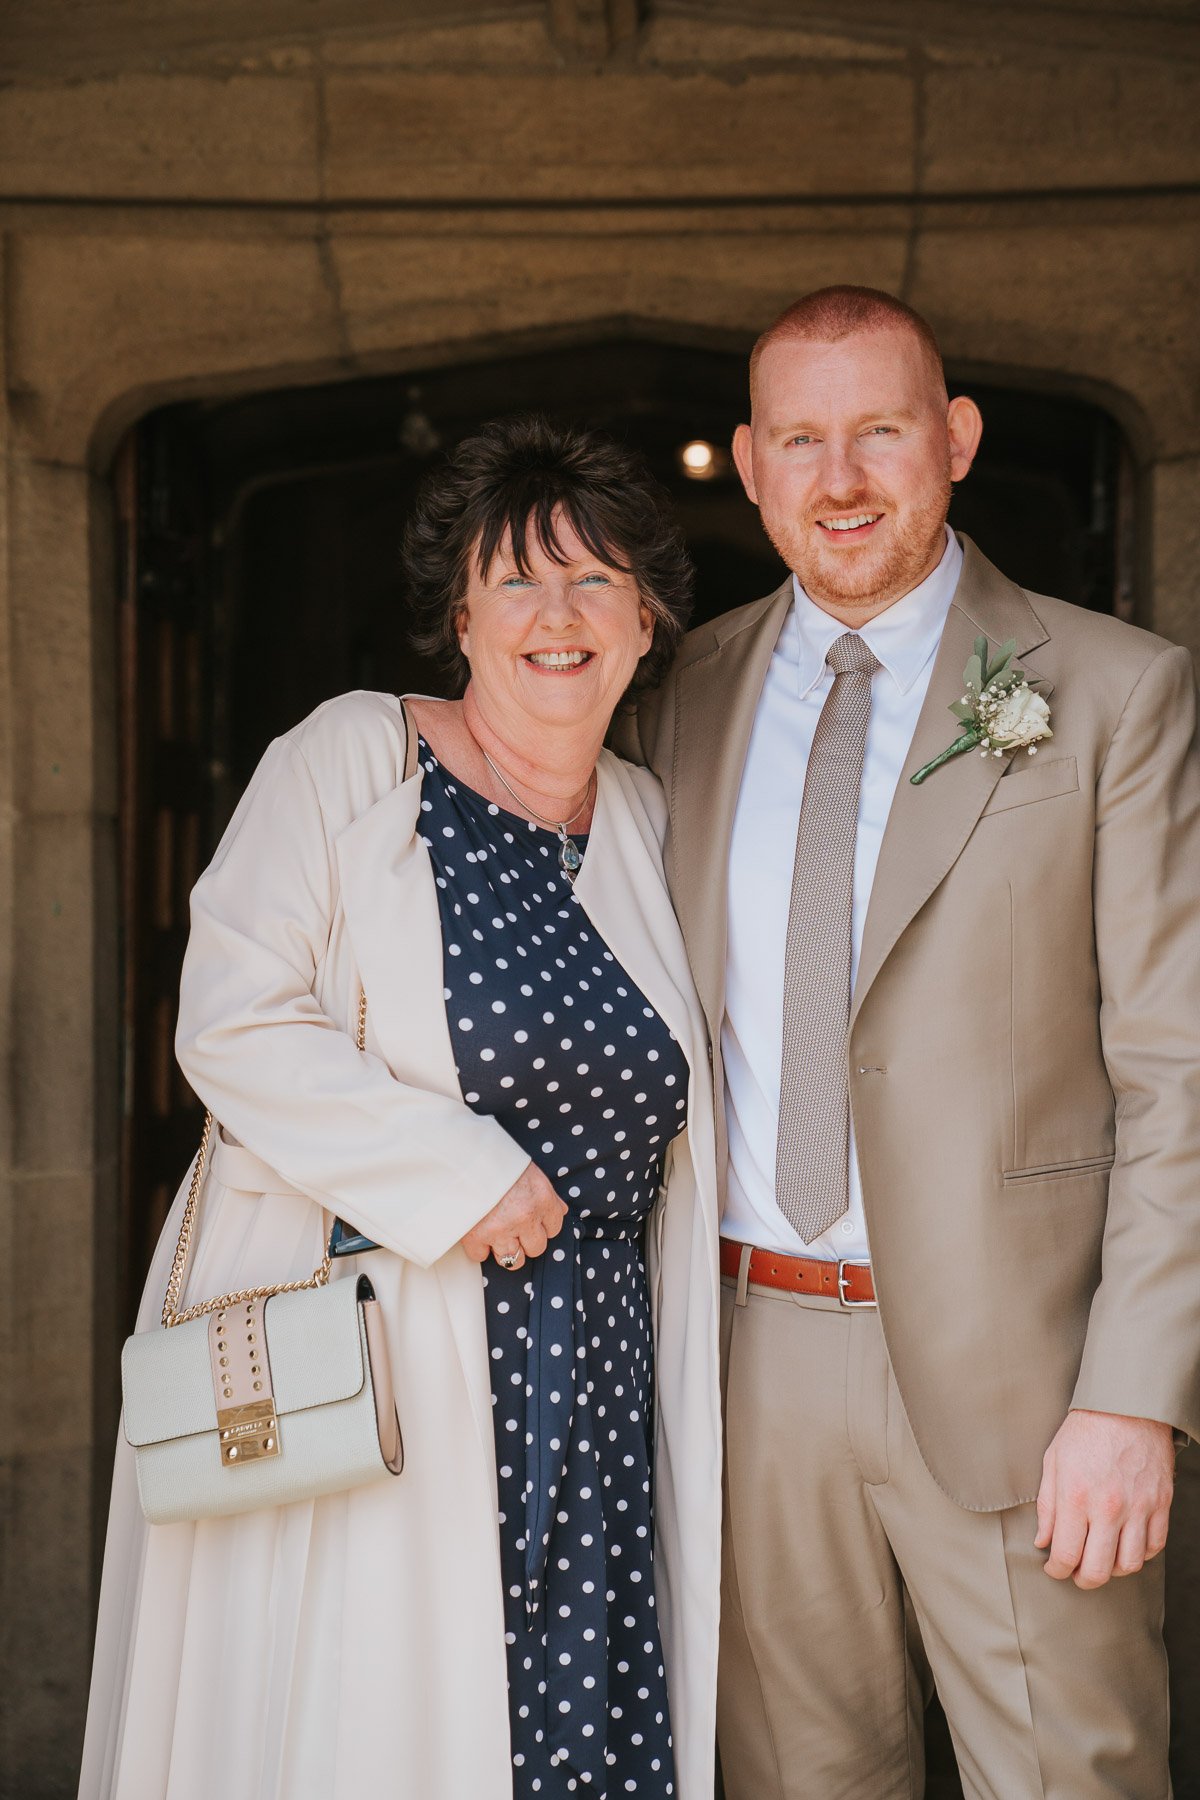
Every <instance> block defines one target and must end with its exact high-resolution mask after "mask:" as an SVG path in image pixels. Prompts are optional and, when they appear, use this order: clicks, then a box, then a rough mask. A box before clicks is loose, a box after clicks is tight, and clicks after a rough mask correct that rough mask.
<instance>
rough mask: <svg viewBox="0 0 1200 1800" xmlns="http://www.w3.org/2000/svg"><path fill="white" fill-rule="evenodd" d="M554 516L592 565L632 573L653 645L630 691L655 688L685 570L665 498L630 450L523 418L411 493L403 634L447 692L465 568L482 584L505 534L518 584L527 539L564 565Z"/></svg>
mask: <svg viewBox="0 0 1200 1800" xmlns="http://www.w3.org/2000/svg"><path fill="white" fill-rule="evenodd" d="M557 517H561V518H562V519H563V520H565V521H566V523H567V524H569V525H570V526H571V528H572V529H573V530H574V531H575V533H576V535H577V536H578V537H579V538H580V540H581V541H582V542H583V543H584V544H586V546H587V548H588V550H589V551H590V553H591V554H592V555H593V556H595V557H596V558H597V559H598V560H599V561H601V562H603V563H604V564H606V565H607V567H609V568H611V569H619V570H621V572H622V573H623V574H628V575H632V577H633V579H634V581H635V583H636V584H637V589H638V592H639V594H640V595H641V598H642V601H643V603H644V604H645V606H646V607H647V608H648V610H649V612H650V614H651V616H652V618H653V621H654V637H653V641H652V642H651V645H650V648H649V650H648V651H647V652H646V654H645V656H643V657H642V659H641V661H640V662H639V663H638V666H637V671H636V673H635V675H634V678H633V682H632V684H631V685H632V686H633V687H634V688H647V687H654V686H656V685H657V683H658V682H659V681H661V680H662V678H663V675H664V674H665V673H666V671H667V668H668V665H669V664H670V662H671V659H672V657H673V656H674V654H675V649H676V646H677V645H678V643H679V640H680V638H681V637H682V636H683V633H684V630H685V628H686V625H687V620H688V614H689V613H690V611H691V604H692V565H691V562H690V560H689V558H688V554H687V551H686V550H685V548H684V544H683V536H682V534H681V532H680V530H679V528H678V526H677V525H676V524H675V522H674V520H673V518H672V516H671V512H670V501H669V499H668V497H667V494H666V492H665V490H664V489H663V488H661V487H660V486H659V484H658V482H657V481H656V480H655V479H654V477H653V475H651V473H650V470H649V468H648V467H647V465H646V463H645V462H644V461H643V459H642V457H641V456H639V455H638V453H637V452H636V451H634V450H630V449H628V448H627V447H626V446H625V445H623V444H619V443H617V442H616V441H615V440H614V439H612V438H610V437H606V436H605V435H604V434H603V433H602V432H599V431H585V430H580V429H577V428H576V427H573V426H569V425H554V424H551V422H550V421H549V420H548V419H544V418H540V417H537V416H534V415H528V414H526V415H522V416H520V417H517V418H511V419H498V420H494V421H493V422H492V423H491V424H488V425H485V426H484V427H483V429H482V430H481V431H478V432H476V433H475V434H474V436H472V437H469V438H464V439H463V441H462V443H461V444H459V445H458V446H457V448H456V449H455V450H453V451H452V452H451V454H450V456H449V457H448V458H447V460H446V461H445V462H443V463H441V464H440V465H439V466H438V467H437V468H436V469H433V470H432V471H431V472H430V473H429V474H428V475H427V476H426V477H425V479H424V481H423V482H422V483H421V486H420V488H419V490H418V492H417V497H416V502H415V504H414V506H413V510H412V513H411V515H410V517H409V520H408V525H407V527H406V529H405V533H404V548H403V570H404V578H405V587H406V595H407V600H408V604H409V607H410V609H411V612H412V620H413V622H412V627H411V630H410V634H409V635H410V637H411V640H412V644H413V647H414V649H416V650H418V651H420V652H421V654H422V655H424V656H428V657H431V658H433V659H434V660H435V661H436V662H438V663H439V664H440V665H441V667H442V668H443V669H444V670H445V672H446V674H447V675H448V676H449V678H450V682H451V684H452V691H453V692H454V693H456V694H457V693H461V692H462V690H463V689H464V688H465V687H466V685H467V680H468V677H469V675H470V669H469V666H468V664H467V660H466V658H465V657H464V656H463V653H462V651H461V650H460V649H459V646H458V630H457V627H458V623H459V620H460V617H461V614H462V608H463V603H464V600H465V598H466V592H467V583H468V580H469V578H470V575H471V563H472V560H474V561H475V562H476V563H477V565H478V567H479V570H480V572H481V573H482V574H483V575H484V576H485V577H486V575H487V572H488V570H489V569H490V568H491V565H492V562H493V561H494V559H495V556H496V553H497V551H498V550H499V548H500V546H501V544H502V543H503V541H504V537H505V533H506V532H511V533H512V551H513V557H514V560H515V562H516V565H517V568H518V570H519V572H520V573H521V574H522V575H528V573H529V567H528V563H527V560H526V559H527V554H528V551H529V549H530V547H531V537H530V534H531V533H532V542H536V543H538V544H540V545H541V547H542V549H543V550H544V551H545V552H546V554H547V555H548V556H550V557H552V558H553V559H554V560H555V561H556V562H563V561H565V560H566V559H565V557H564V555H563V551H562V546H561V545H560V543H559V541H558V538H557V536H556V532H555V526H556V521H557Z"/></svg>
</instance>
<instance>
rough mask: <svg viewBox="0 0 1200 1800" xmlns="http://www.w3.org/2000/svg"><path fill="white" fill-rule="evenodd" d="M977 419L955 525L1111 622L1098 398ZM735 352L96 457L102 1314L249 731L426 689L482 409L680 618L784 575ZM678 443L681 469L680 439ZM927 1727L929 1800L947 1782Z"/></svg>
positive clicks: (152, 1129) (552, 371)
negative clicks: (567, 482) (101, 685)
mask: <svg viewBox="0 0 1200 1800" xmlns="http://www.w3.org/2000/svg"><path fill="white" fill-rule="evenodd" d="M970 391H971V392H972V393H973V394H974V395H975V396H976V398H977V399H978V400H979V401H980V403H981V405H982V407H983V411H984V415H985V419H986V422H987V430H986V432H985V436H984V442H983V448H982V452H981V455H980V457H979V460H978V462H977V464H976V467H975V469H974V471H973V472H972V475H971V478H970V481H969V482H968V483H967V484H966V485H965V486H964V487H963V489H962V490H961V491H960V493H959V494H958V495H957V496H956V499H955V505H954V514H953V517H954V521H955V523H957V524H958V525H960V526H961V528H962V529H964V530H966V531H968V532H970V533H971V535H972V536H973V537H974V538H975V539H976V541H977V542H978V543H979V545H980V546H981V548H982V549H983V550H984V551H985V553H987V554H988V555H990V556H992V557H993V559H994V560H995V561H997V562H998V563H999V564H1000V565H1001V566H1002V567H1003V568H1004V569H1005V571H1006V572H1007V573H1008V574H1009V575H1011V576H1012V577H1013V578H1014V579H1016V580H1017V581H1019V582H1021V583H1023V584H1024V585H1026V586H1029V587H1032V588H1035V589H1037V590H1039V591H1042V592H1050V593H1056V594H1060V595H1063V596H1065V597H1066V598H1067V599H1070V600H1074V601H1076V602H1078V603H1080V604H1082V605H1085V606H1090V607H1095V608H1098V609H1100V610H1103V611H1115V612H1119V613H1121V614H1123V615H1125V616H1129V615H1130V614H1131V612H1132V609H1133V590H1132V578H1131V574H1130V571H1131V570H1132V567H1133V546H1132V530H1131V525H1132V474H1131V468H1132V465H1131V460H1130V457H1129V453H1128V449H1127V446H1126V444H1125V440H1124V438H1123V436H1122V434H1121V432H1120V430H1119V428H1118V426H1117V425H1116V423H1115V421H1114V420H1113V419H1111V418H1110V417H1109V416H1108V415H1107V414H1106V413H1104V412H1102V411H1101V410H1100V409H1098V408H1096V407H1093V406H1089V405H1086V404H1084V403H1082V402H1078V401H1074V400H1064V399H1055V398H1051V397H1048V396H1045V395H1041V394H1030V393H1022V392H1015V391H1012V390H1009V389H1004V388H999V387H995V388H993V387H986V386H981V385H980V384H978V383H971V384H970ZM744 397H745V352H744V350H738V351H736V352H734V351H728V352H723V351H713V350H701V349H691V348H686V347H682V346H678V345H662V344H653V343H645V342H638V341H632V340H626V341H618V342H607V343H595V344H592V345H589V346H585V347H582V348H574V349H558V350H553V351H551V352H549V353H544V354H539V355H524V356H513V357H508V358H505V359H503V360H497V361H487V362H482V361H481V362H478V363H468V364H460V365H457V366H455V367H452V368H447V369H439V370H434V371H429V372H426V373H423V374H419V375H405V376H397V377H388V378H379V379H372V380H366V381H362V380H360V381H354V382H346V383H341V384H337V385H331V386H325V387H320V388H309V389H289V390H286V391H282V392H277V393H267V394H261V395H256V396H254V397H252V398H249V399H237V400H229V401H222V402H218V403H201V404H189V405H182V406H176V407H171V408H168V409H164V410H163V411H161V412H158V413H155V414H152V415H151V416H150V417H148V418H147V419H145V420H144V421H143V422H142V424H141V425H140V426H139V427H138V428H137V430H136V431H135V432H134V433H133V434H132V435H131V437H130V439H129V440H127V442H126V445H125V446H124V448H123V450H122V453H121V456H120V458H119V460H118V466H117V484H116V485H117V495H118V511H119V515H120V520H121V524H122V532H121V540H120V541H121V545H122V561H123V566H122V571H121V642H122V686H123V692H122V774H123V781H122V845H123V890H124V891H123V906H124V911H123V918H124V941H123V946H122V954H123V968H124V984H125V985H124V993H125V1004H124V1021H123V1023H124V1034H125V1041H124V1056H123V1068H124V1094H123V1101H124V1121H125V1135H124V1158H123V1186H122V1193H123V1210H122V1220H121V1231H122V1238H123V1244H122V1266H123V1269H124V1271H125V1292H124V1295H123V1313H124V1317H125V1319H126V1320H127V1321H130V1322H131V1321H132V1314H133V1309H134V1306H135V1304H136V1298H137V1293H138V1291H139V1289H140V1285H141V1282H142V1279H143V1276H144V1272H145V1268H146V1265H147V1262H148V1260H149V1257H150V1254H151V1251H152V1248H153V1245H154V1241H155V1239H156V1237H157V1234H158V1231H159V1229H160V1228H161V1225H162V1221H163V1218H164V1216H165V1214H166V1211H167V1208H168V1206H169V1203H170V1199H171V1196H172V1194H173V1192H174V1189H175V1186H176V1184H177V1182H178V1180H179V1178H180V1176H181V1174H182V1172H183V1170H184V1168H185V1167H186V1165H187V1163H188V1161H189V1158H190V1156H191V1154H192V1150H193V1148H194V1143H195V1140H196V1136H197V1132H198V1125H199V1114H198V1108H197V1105H196V1102H195V1099H194V1097H193V1096H192V1095H191V1093H190V1091H189V1089H188V1088H187V1086H186V1084H185V1083H184V1081H183V1079H182V1077H181V1076H180V1074H179V1073H178V1070H177V1069H176V1067H175V1063H174V1057H173V1053H172V1038H173V1028H174V1015H175V1006H176V998H177V993H178V979H179V966H180V961H181V959H182V954H183V947H184V943H185V940H186V932H187V898H188V893H189V890H190V888H191V886H192V884H193V882H194V881H195V879H196V876H197V875H198V874H199V872H200V869H201V868H202V867H203V866H204V864H205V862H206V861H207V860H208V858H209V856H210V855H211V853H212V850H213V848H214V847H215V844H216V842H217V839H218V837H219V836H220V833H221V830H222V829H223V827H224V824H225V822H226V820H227V819H228V817H229V815H230V813H231V812H232V810H233V807H234V805H235V804H236V801H237V798H238V796H239V794H240V793H241V791H242V789H243V787H244V786H245V784H246V781H247V780H248V778H249V776H250V774H251V772H252V770H253V768H254V765H255V763H256V762H257V760H258V758H259V757H260V755H261V754H262V751H263V750H264V748H265V747H266V745H267V743H268V742H269V741H270V740H271V738H273V737H274V736H276V735H277V734H278V733H280V732H282V731H286V730H287V729H288V728H289V727H290V726H292V725H293V724H294V723H295V722H296V721H297V720H298V719H300V718H302V717H303V716H304V715H305V714H306V713H308V712H309V711H311V709H312V708H313V707H315V706H316V705H318V704H319V703H320V702H321V701H322V700H324V699H326V698H328V697H329V696H330V695H331V694H335V693H339V692H342V691H344V690H346V689H348V688H355V687H368V688H382V689H386V690H389V691H393V692H395V691H398V690H403V689H412V690H416V691H420V692H436V691H438V685H439V684H438V678H437V677H436V675H435V674H434V673H433V672H432V671H431V670H430V669H428V668H427V667H425V666H423V665H422V663H421V661H420V659H419V658H417V657H415V656H414V655H413V653H412V652H411V651H410V650H409V649H408V647H407V644H406V641H405V638H406V631H405V617H404V604H403V595H402V594H401V592H400V585H399V579H398V572H397V546H398V542H399V537H400V532H401V529H402V526H403V522H404V518H405V514H406V511H407V508H408V506H409V504H410V501H411V497H412V494H413V491H414V488H415V486H416V484H417V482H418V481H419V480H420V478H421V476H422V475H423V474H424V472H425V470H426V469H427V468H428V467H429V466H430V463H431V461H432V460H433V459H434V458H436V456H437V455H438V453H439V452H440V451H441V450H444V449H446V448H449V447H450V446H452V445H453V444H454V443H456V442H457V441H458V440H459V439H461V438H462V437H464V436H465V435H467V434H468V433H470V432H471V431H472V430H473V429H475V428H476V426H478V424H479V423H481V422H482V421H483V420H484V419H487V418H492V417H495V416H497V415H499V414H503V413H507V412H512V411H517V410H525V409H537V410H539V411H542V412H545V413H547V414H549V415H551V416H553V417H555V418H559V419H570V420H576V421H579V422H588V423H592V424H596V425H599V426H602V427H604V428H606V429H607V430H609V431H612V432H614V433H616V434H617V435H619V436H621V437H622V438H625V439H626V440H628V441H630V442H632V443H634V444H636V445H637V446H638V447H639V448H640V449H641V450H642V451H643V452H644V453H645V454H646V456H647V457H648V458H649V460H650V462H651V464H652V466H653V467H654V469H655V471H656V473H657V474H658V476H659V478H660V479H661V480H662V481H663V482H664V483H665V484H666V486H667V487H668V488H669V489H670V491H671V493H672V495H673V497H674V500H675V503H676V505H677V507H678V510H679V516H680V520H681V523H682V525H683V528H684V531H685V533H686V535H687V538H688V542H689V545H690V548H691V550H692V554H693V556H694V558H695V561H696V563H697V567H698V584H697V609H696V616H697V618H706V617H711V616H713V615H715V614H717V613H720V612H723V611H725V610H727V609H728V608H730V607H733V606H736V605H739V604H740V603H742V602H743V601H745V600H748V599H752V598H754V597H755V596H757V595H759V594H763V593H766V592H768V591H769V590H770V589H771V588H773V587H774V586H776V585H777V583H778V582H779V580H780V579H781V577H782V573H783V571H782V568H781V566H780V565H779V563H778V561H777V560H776V558H775V556H774V553H773V551H772V550H771V547H770V545H769V544H768V543H767V542H766V540H765V538H764V537H763V535H762V532H761V530H760V528H759V525H758V519H757V514H756V513H755V511H754V509H753V508H752V507H751V506H750V504H749V503H748V502H747V501H746V499H745V498H744V496H743V494H742V492H741V489H740V486H739V484H738V482H737V480H736V476H735V475H734V474H733V472H732V470H731V468H730V467H729V463H728V457H727V454H726V452H727V446H728V444H729V440H730V437H731V435H732V432H733V428H734V426H735V425H736V424H737V423H738V421H739V420H740V419H741V418H742V417H743V416H744V411H745V398H744ZM687 445H692V446H694V449H693V450H692V453H691V460H692V463H693V465H694V466H693V470H692V472H691V473H689V472H688V469H687V459H685V458H684V456H683V454H682V452H683V450H684V447H685V446H687ZM958 1791H959V1790H958V1785H957V1778H956V1777H955V1775H954V1774H953V1758H952V1755H951V1754H950V1752H949V1746H948V1742H947V1740H946V1739H945V1736H944V1726H942V1725H940V1724H939V1723H938V1722H937V1719H936V1715H935V1728H934V1729H933V1730H932V1731H931V1770H930V1792H931V1794H938V1795H946V1796H949V1795H952V1794H956V1793H957V1792H958Z"/></svg>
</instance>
